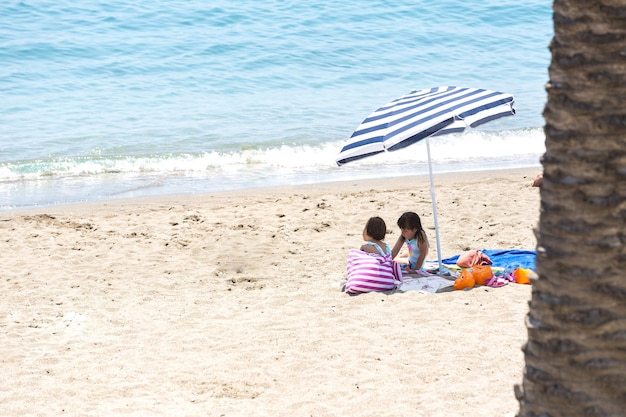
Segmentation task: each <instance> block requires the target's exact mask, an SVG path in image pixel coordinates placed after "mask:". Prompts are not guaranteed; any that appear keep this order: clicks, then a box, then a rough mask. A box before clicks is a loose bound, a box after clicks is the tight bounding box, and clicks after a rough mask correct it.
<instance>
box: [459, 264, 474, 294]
mask: <svg viewBox="0 0 626 417" xmlns="http://www.w3.org/2000/svg"><path fill="white" fill-rule="evenodd" d="M474 284H475V281H474V277H473V276H472V272H471V271H470V270H469V269H466V268H463V270H462V271H461V273H460V274H459V277H458V278H457V279H455V280H454V289H455V290H462V289H464V288H474Z"/></svg>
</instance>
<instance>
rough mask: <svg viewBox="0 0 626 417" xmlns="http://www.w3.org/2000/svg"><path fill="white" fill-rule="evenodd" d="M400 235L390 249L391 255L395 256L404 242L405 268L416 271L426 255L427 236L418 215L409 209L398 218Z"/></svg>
mask: <svg viewBox="0 0 626 417" xmlns="http://www.w3.org/2000/svg"><path fill="white" fill-rule="evenodd" d="M398 227H399V228H400V236H399V237H398V240H397V241H396V244H395V245H394V246H393V249H392V250H391V256H392V257H393V258H395V257H396V256H397V255H398V253H399V252H400V249H402V246H403V245H404V244H406V246H407V249H408V250H409V259H408V266H407V270H408V271H409V272H414V271H417V270H418V269H420V268H421V267H422V265H423V264H424V261H425V260H426V255H428V237H427V236H426V232H425V231H424V228H423V227H422V220H421V219H420V216H418V215H417V214H416V213H413V212H411V211H409V212H406V213H403V214H402V216H400V218H399V219H398Z"/></svg>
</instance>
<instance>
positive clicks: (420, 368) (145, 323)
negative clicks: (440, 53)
mask: <svg viewBox="0 0 626 417" xmlns="http://www.w3.org/2000/svg"><path fill="white" fill-rule="evenodd" d="M538 171H539V169H538V168H530V169H515V170H506V171H484V172H473V173H458V174H438V175H436V176H435V182H436V196H437V201H438V219H439V226H440V236H441V249H442V256H443V257H449V256H453V255H456V254H459V253H461V252H462V251H465V250H469V249H529V250H534V249H535V247H536V238H535V235H534V228H535V227H536V225H537V221H538V217H539V203H540V201H539V189H538V188H535V187H532V186H531V184H532V181H533V179H534V178H535V175H536V174H537V172H538ZM404 211H415V212H417V213H418V214H420V216H421V217H422V222H423V224H424V226H425V229H426V232H427V234H428V237H429V240H430V245H431V248H430V254H429V256H428V259H431V260H432V259H436V257H437V253H436V246H435V231H434V222H433V216H432V207H431V199H430V190H429V183H428V177H411V178H394V179H380V180H368V181H353V182H342V183H332V184H323V185H311V186H298V187H283V188H272V189H261V190H259V189H255V190H248V191H240V192H232V193H220V194H212V195H189V196H172V197H158V198H148V199H137V200H123V201H122V200H120V201H110V202H106V203H93V204H78V205H67V206H53V207H45V208H39V209H33V210H26V211H6V212H0V238H1V239H0V251H1V252H2V253H3V256H2V260H3V262H2V269H1V271H0V291H1V293H2V303H0V330H1V332H2V341H1V342H0V347H1V360H0V374H2V376H3V377H2V379H3V382H2V384H1V387H0V411H1V412H0V414H2V415H6V416H58V415H64V416H122V415H123V416H145V415H151V416H381V415H383V416H412V417H418V416H434V417H439V416H441V417H444V416H445V417H448V416H456V417H460V416H468V417H470V416H471V417H475V416H512V415H513V414H514V413H515V412H517V410H518V402H517V400H516V399H515V396H514V393H513V386H514V385H515V384H519V383H521V381H522V370H523V366H524V361H523V355H522V351H521V348H522V346H523V344H524V343H525V341H526V338H527V334H526V327H525V317H526V314H527V312H528V301H529V299H530V293H531V287H530V286H529V285H518V284H509V285H507V286H504V287H502V288H489V287H475V288H474V289H472V290H467V291H454V292H447V293H441V294H425V293H421V292H417V291H408V292H404V293H403V292H392V293H370V294H362V295H358V296H349V295H347V294H345V293H343V292H341V288H340V284H339V283H340V282H341V280H342V279H343V278H344V277H345V266H346V259H347V253H348V251H349V250H350V249H351V248H358V247H359V246H360V245H361V244H362V235H361V232H362V230H363V226H364V225H365V222H366V221H367V219H368V218H369V217H370V216H374V215H378V216H381V217H383V218H384V219H385V220H386V222H387V227H388V235H387V239H386V240H387V242H389V243H393V242H395V239H396V238H397V236H398V234H399V232H398V229H397V227H396V225H395V224H396V220H397V218H398V216H399V215H400V214H402V212H404Z"/></svg>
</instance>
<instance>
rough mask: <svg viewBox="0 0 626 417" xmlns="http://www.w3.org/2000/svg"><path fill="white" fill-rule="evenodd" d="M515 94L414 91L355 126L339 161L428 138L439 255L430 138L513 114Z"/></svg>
mask: <svg viewBox="0 0 626 417" xmlns="http://www.w3.org/2000/svg"><path fill="white" fill-rule="evenodd" d="M513 104H514V99H513V95H511V94H507V93H501V92H498V91H492V90H484V89H481V88H467V87H451V86H447V87H435V88H428V89H423V90H415V91H411V92H410V93H408V94H406V95H404V96H402V97H400V98H398V99H396V100H393V101H391V102H389V103H387V104H385V105H384V106H382V107H381V108H379V109H378V110H376V111H374V112H373V113H372V114H370V115H369V116H368V117H367V118H366V119H365V120H363V122H361V124H360V125H359V126H358V127H357V128H356V130H355V131H354V133H353V134H352V136H350V139H349V140H348V142H347V143H346V144H345V145H344V147H343V148H342V149H341V152H339V156H338V157H337V160H336V162H337V164H338V165H343V164H345V163H348V162H351V161H356V160H359V159H362V158H366V157H368V156H372V155H376V154H379V153H381V152H386V151H395V150H398V149H402V148H406V147H407V146H409V145H412V144H414V143H416V142H419V141H420V140H422V139H426V149H427V153H428V170H429V174H430V190H431V197H432V202H433V218H434V221H435V234H436V239H437V256H438V258H439V269H440V271H441V249H440V243H439V225H438V222H437V203H436V199H435V185H434V181H433V173H432V163H431V159H430V143H429V141H428V138H429V137H431V136H438V135H444V134H449V133H455V132H462V131H464V130H465V129H466V128H467V127H468V126H469V127H477V126H480V125H482V124H484V123H487V122H489V121H492V120H495V119H499V118H501V117H505V116H513V115H514V114H515V108H514V107H513Z"/></svg>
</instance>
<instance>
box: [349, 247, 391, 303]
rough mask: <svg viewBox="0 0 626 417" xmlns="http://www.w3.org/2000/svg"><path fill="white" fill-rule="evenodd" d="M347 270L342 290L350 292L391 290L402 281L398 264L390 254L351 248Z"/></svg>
mask: <svg viewBox="0 0 626 417" xmlns="http://www.w3.org/2000/svg"><path fill="white" fill-rule="evenodd" d="M347 271H348V278H347V281H346V286H345V290H344V291H345V292H348V293H352V294H359V293H364V292H372V291H389V290H393V289H395V288H397V287H398V286H399V285H400V283H401V281H402V270H401V269H400V264H399V263H397V262H395V261H394V260H392V259H391V255H384V256H383V255H371V254H367V253H365V252H363V251H360V250H357V249H352V250H350V252H349V253H348V265H347Z"/></svg>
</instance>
